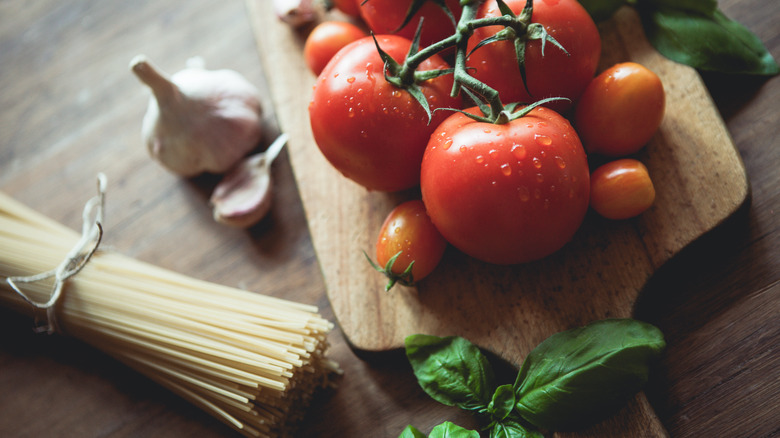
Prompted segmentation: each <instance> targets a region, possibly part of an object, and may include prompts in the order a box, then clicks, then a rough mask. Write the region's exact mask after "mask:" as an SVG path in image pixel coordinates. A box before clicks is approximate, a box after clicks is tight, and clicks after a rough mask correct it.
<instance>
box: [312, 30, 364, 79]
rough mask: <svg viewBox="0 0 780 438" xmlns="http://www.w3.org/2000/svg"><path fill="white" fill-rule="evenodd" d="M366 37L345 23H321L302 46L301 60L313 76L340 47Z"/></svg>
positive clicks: (360, 31) (318, 72)
mask: <svg viewBox="0 0 780 438" xmlns="http://www.w3.org/2000/svg"><path fill="white" fill-rule="evenodd" d="M365 36H366V32H364V31H363V29H361V28H359V27H357V26H356V25H354V24H352V23H348V22H345V21H323V22H322V23H320V24H318V25H317V26H316V27H315V28H314V29H312V31H311V33H309V36H308V37H306V43H305V44H304V45H303V59H304V60H305V61H306V65H308V66H309V69H311V71H312V72H314V74H315V75H319V74H320V72H322V69H323V68H325V65H326V64H327V63H328V61H330V59H331V58H332V57H333V55H335V54H336V53H337V52H338V51H339V50H341V48H342V47H344V46H346V45H347V44H349V43H351V42H353V41H357V40H359V39H360V38H363V37H365Z"/></svg>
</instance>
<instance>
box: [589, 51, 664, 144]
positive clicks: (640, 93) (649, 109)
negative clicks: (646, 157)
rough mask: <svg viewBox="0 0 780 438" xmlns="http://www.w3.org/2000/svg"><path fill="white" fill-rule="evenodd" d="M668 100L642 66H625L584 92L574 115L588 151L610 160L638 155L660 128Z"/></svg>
mask: <svg viewBox="0 0 780 438" xmlns="http://www.w3.org/2000/svg"><path fill="white" fill-rule="evenodd" d="M665 99H666V98H665V95H664V86H663V84H662V83H661V79H659V78H658V76H657V75H656V74H655V73H653V72H652V71H650V70H648V69H647V68H646V67H644V66H642V65H640V64H637V63H634V62H625V63H621V64H617V65H614V66H612V67H610V68H608V69H606V70H604V71H603V72H602V73H601V74H599V75H598V76H597V77H596V78H594V79H593V81H591V83H590V85H588V87H587V88H586V89H585V92H584V93H583V94H582V97H580V100H579V102H578V103H577V109H576V111H575V125H576V126H577V132H578V133H579V134H580V139H581V140H582V144H583V146H585V150H587V151H588V152H590V153H598V154H602V155H606V156H610V157H619V156H625V155H630V154H633V153H635V152H637V151H639V150H640V149H641V148H642V147H644V146H645V145H646V144H647V142H649V141H650V138H652V136H653V134H655V132H656V131H657V130H658V127H659V126H660V125H661V120H662V119H663V116H664V106H665Z"/></svg>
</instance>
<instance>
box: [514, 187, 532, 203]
mask: <svg viewBox="0 0 780 438" xmlns="http://www.w3.org/2000/svg"><path fill="white" fill-rule="evenodd" d="M517 194H518V196H519V197H520V200H521V201H523V202H526V201H528V200H529V199H531V195H530V194H529V192H528V187H526V186H520V187H518V188H517Z"/></svg>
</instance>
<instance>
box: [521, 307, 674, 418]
mask: <svg viewBox="0 0 780 438" xmlns="http://www.w3.org/2000/svg"><path fill="white" fill-rule="evenodd" d="M665 345H666V344H665V342H664V339H663V335H662V334H661V332H660V330H658V329H657V328H656V327H654V326H652V325H650V324H647V323H644V322H641V321H636V320H633V319H607V320H603V321H597V322H594V323H591V324H589V325H587V326H585V327H580V328H576V329H572V330H568V331H565V332H561V333H557V334H555V335H552V336H550V337H549V338H547V339H546V340H545V341H543V342H542V343H540V344H539V345H538V346H537V347H536V348H535V349H534V350H533V351H532V352H531V353H530V354H529V355H528V357H526V359H525V361H524V362H523V366H522V367H521V368H520V372H519V373H518V376H517V381H516V382H515V391H516V398H517V403H516V404H515V412H517V413H518V414H519V415H520V416H522V417H523V418H524V419H526V420H527V421H529V422H530V423H532V424H534V425H535V426H538V427H541V428H543V429H552V430H569V429H571V428H575V427H581V426H584V425H586V424H591V423H593V422H595V421H597V420H601V419H603V418H604V417H605V416H606V415H608V414H610V413H612V411H613V410H614V409H616V408H618V407H619V406H620V405H621V404H623V403H625V401H626V400H627V398H628V397H629V396H631V395H633V394H634V393H636V392H637V391H638V390H639V389H641V387H642V386H643V385H644V384H645V382H646V381H647V378H648V373H649V367H650V365H651V362H652V361H654V360H655V359H657V358H658V357H659V356H660V353H661V351H662V350H663V348H664V347H665Z"/></svg>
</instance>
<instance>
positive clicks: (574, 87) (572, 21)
mask: <svg viewBox="0 0 780 438" xmlns="http://www.w3.org/2000/svg"><path fill="white" fill-rule="evenodd" d="M505 2H506V4H507V5H508V6H509V7H510V8H511V9H512V11H513V12H514V13H515V14H518V15H519V14H520V12H521V11H522V10H523V8H524V7H525V4H526V1H525V0H505ZM500 15H501V12H500V11H499V8H498V6H497V4H496V1H495V0H488V1H487V2H485V3H484V4H482V6H481V7H480V9H479V12H478V14H477V18H482V17H494V16H500ZM531 21H532V22H534V23H540V24H542V25H543V26H544V28H545V29H546V31H547V33H548V34H549V35H550V36H552V37H553V38H554V39H555V40H556V41H558V43H560V45H561V46H563V48H564V49H565V50H566V52H568V54H567V53H565V52H563V51H562V50H561V49H560V48H558V47H555V46H554V45H553V44H551V43H550V42H546V43H545V44H544V55H543V54H542V42H541V41H540V40H531V41H529V42H527V43H526V49H525V71H526V84H527V86H528V92H530V95H529V94H528V92H527V91H526V89H525V87H524V86H523V77H522V75H521V72H520V69H519V68H518V65H517V57H516V55H515V46H514V42H513V41H498V42H493V43H490V44H487V45H484V46H482V47H479V48H478V49H476V51H474V52H473V53H472V54H471V56H469V59H468V60H467V66H468V67H470V68H473V69H474V70H471V71H470V72H471V73H472V75H473V76H474V77H475V78H477V79H479V80H480V81H482V82H484V83H486V84H487V85H489V86H491V87H493V88H495V89H496V90H497V91H498V92H499V95H500V96H501V100H502V101H503V102H504V103H510V102H521V103H531V102H535V101H538V100H541V99H544V98H548V97H565V98H568V99H570V100H571V101H576V100H577V98H578V97H579V96H580V94H581V93H582V92H583V90H585V87H586V86H587V85H588V83H589V82H590V80H591V79H592V78H593V75H594V73H595V72H596V68H597V66H598V61H599V57H600V56H601V37H600V36H599V32H598V29H597V28H596V25H595V23H594V22H593V19H591V17H590V15H588V12H587V11H586V10H585V9H584V8H583V7H582V6H581V5H580V4H579V2H577V0H537V1H535V2H534V3H533V14H532V15H531ZM498 30H501V28H497V27H495V26H488V27H482V28H478V29H476V30H475V31H474V35H473V36H472V37H471V38H470V39H469V47H470V48H469V50H471V48H473V47H474V46H476V44H477V43H478V42H480V41H482V40H484V39H485V38H488V37H490V36H492V35H494V34H495V33H496V32H497V31H498ZM548 106H549V107H550V108H553V109H555V110H557V111H559V112H562V111H565V110H567V109H568V108H570V107H571V103H568V102H565V101H557V102H554V103H551V104H549V105H548Z"/></svg>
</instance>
